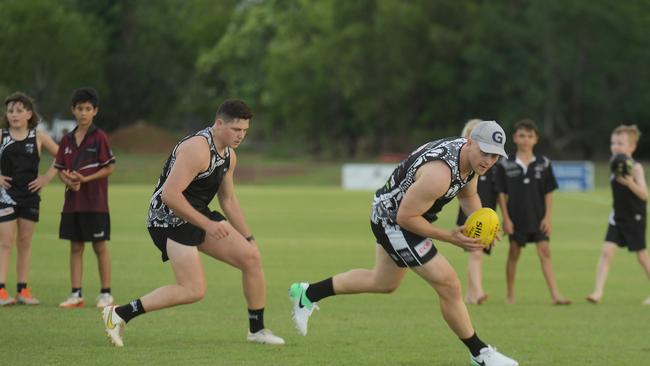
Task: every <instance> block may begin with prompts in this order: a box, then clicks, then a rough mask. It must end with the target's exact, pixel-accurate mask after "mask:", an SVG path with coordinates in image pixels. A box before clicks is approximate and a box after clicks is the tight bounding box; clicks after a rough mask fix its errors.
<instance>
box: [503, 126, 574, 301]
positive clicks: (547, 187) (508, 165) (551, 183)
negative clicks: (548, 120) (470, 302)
mask: <svg viewBox="0 0 650 366" xmlns="http://www.w3.org/2000/svg"><path fill="white" fill-rule="evenodd" d="M514 128H515V132H514V134H513V140H514V143H515V144H516V145H517V152H516V153H515V154H513V155H510V156H508V158H507V159H501V161H500V162H499V164H498V173H497V190H498V191H499V192H500V193H499V207H500V208H501V213H502V215H503V230H504V231H505V233H506V234H508V235H509V236H510V250H509V251H508V262H507V264H506V281H507V285H508V294H507V298H506V301H507V302H508V303H509V304H512V303H514V302H515V273H516V272H517V261H518V260H519V256H520V254H521V248H523V247H524V246H526V243H529V242H534V243H536V244H537V255H538V256H539V260H540V262H541V265H542V272H543V273H544V279H545V280H546V285H547V286H548V289H549V291H550V292H551V298H552V299H553V304H554V305H569V304H571V301H569V300H567V299H565V298H564V297H563V296H562V294H560V290H558V287H557V283H556V281H555V273H554V272H553V264H552V263H551V247H550V243H549V236H550V235H551V213H552V204H553V195H552V194H553V191H554V190H555V189H557V187H558V185H557V181H556V180H555V176H554V175H553V168H552V167H551V161H550V160H549V159H548V158H547V157H545V156H543V155H536V154H535V153H534V151H533V149H534V148H535V145H536V144H537V138H538V130H537V125H536V124H535V122H534V121H532V120H530V119H523V120H521V121H519V122H517V123H516V124H515V127H514Z"/></svg>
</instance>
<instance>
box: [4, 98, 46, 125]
mask: <svg viewBox="0 0 650 366" xmlns="http://www.w3.org/2000/svg"><path fill="white" fill-rule="evenodd" d="M12 103H20V104H22V105H23V107H25V109H27V110H28V111H30V112H32V117H31V118H30V119H28V120H27V128H29V129H33V128H35V127H36V125H38V122H39V121H40V120H41V116H39V115H38V112H36V105H35V103H34V100H33V99H32V98H30V97H29V96H28V95H27V94H25V93H22V92H14V93H11V94H9V96H8V97H6V98H5V107H9V104H12ZM4 123H5V126H9V120H8V119H7V113H6V112H5V115H4Z"/></svg>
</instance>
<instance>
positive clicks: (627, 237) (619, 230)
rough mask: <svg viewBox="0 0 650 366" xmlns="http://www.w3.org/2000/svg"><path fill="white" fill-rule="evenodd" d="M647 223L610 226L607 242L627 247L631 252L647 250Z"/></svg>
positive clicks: (606, 236)
mask: <svg viewBox="0 0 650 366" xmlns="http://www.w3.org/2000/svg"><path fill="white" fill-rule="evenodd" d="M645 229H646V222H645V220H643V221H642V222H631V223H616V225H612V224H609V226H608V227H607V234H606V235H605V241H609V242H612V243H615V244H616V245H618V246H619V247H627V250H628V251H630V252H638V251H641V250H644V249H645V248H646V244H645Z"/></svg>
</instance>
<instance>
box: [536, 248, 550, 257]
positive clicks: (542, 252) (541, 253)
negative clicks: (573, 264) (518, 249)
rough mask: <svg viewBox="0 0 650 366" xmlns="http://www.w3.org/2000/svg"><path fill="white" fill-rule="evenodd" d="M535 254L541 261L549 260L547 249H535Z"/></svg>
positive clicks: (548, 250)
mask: <svg viewBox="0 0 650 366" xmlns="http://www.w3.org/2000/svg"><path fill="white" fill-rule="evenodd" d="M537 254H538V255H539V256H540V257H541V258H542V259H551V250H550V249H549V248H547V247H541V248H538V249H537Z"/></svg>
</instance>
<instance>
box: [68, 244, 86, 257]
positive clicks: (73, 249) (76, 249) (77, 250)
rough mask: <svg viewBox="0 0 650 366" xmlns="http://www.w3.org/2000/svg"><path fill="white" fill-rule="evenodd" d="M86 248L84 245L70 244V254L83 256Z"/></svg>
mask: <svg viewBox="0 0 650 366" xmlns="http://www.w3.org/2000/svg"><path fill="white" fill-rule="evenodd" d="M84 248H85V246H84V243H74V244H70V253H71V254H76V255H79V254H83V252H84Z"/></svg>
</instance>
